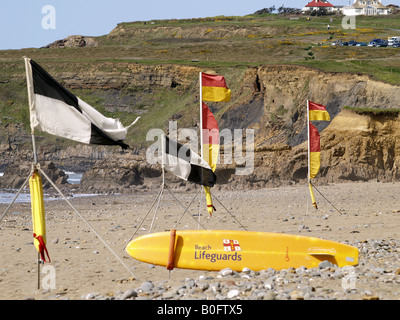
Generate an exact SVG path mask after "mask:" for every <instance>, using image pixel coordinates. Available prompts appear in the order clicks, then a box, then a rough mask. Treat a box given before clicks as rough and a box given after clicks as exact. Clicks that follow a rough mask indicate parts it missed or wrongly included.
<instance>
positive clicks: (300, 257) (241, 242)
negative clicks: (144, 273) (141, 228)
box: [126, 230, 358, 271]
mask: <svg viewBox="0 0 400 320" xmlns="http://www.w3.org/2000/svg"><path fill="white" fill-rule="evenodd" d="M170 237H171V236H170V232H161V233H153V234H148V235H145V236H140V237H138V238H136V239H134V240H132V241H131V242H129V244H128V245H127V247H126V251H127V252H128V254H129V255H130V256H132V257H133V258H135V259H136V260H139V261H142V262H146V263H151V264H155V265H161V266H166V265H167V263H168V257H169V251H170V245H169V244H170ZM324 260H328V261H330V262H332V263H333V264H335V265H338V266H339V267H343V266H346V265H357V264H358V249H357V248H356V247H352V246H349V245H345V244H342V243H339V242H335V241H329V240H323V239H319V238H314V237H304V236H297V235H289V234H280V233H268V232H250V231H222V230H212V231H210V230H196V231H177V232H176V238H175V250H174V258H173V265H174V267H175V268H184V269H195V270H209V271H218V270H221V269H224V268H231V269H232V270H236V271H242V270H243V268H245V267H247V268H250V269H251V270H254V271H260V270H265V269H268V268H273V269H275V270H281V269H287V268H290V267H293V268H298V267H301V266H304V267H306V268H314V267H317V266H318V265H319V263H320V262H321V261H324Z"/></svg>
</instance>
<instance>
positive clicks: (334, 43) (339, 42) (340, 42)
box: [331, 40, 342, 46]
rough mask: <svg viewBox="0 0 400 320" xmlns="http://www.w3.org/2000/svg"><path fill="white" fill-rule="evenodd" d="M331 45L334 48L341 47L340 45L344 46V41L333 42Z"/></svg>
mask: <svg viewBox="0 0 400 320" xmlns="http://www.w3.org/2000/svg"><path fill="white" fill-rule="evenodd" d="M331 45H332V46H340V45H342V41H341V40H336V41H333V42H332V43H331Z"/></svg>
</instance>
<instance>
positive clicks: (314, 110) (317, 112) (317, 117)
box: [308, 101, 331, 121]
mask: <svg viewBox="0 0 400 320" xmlns="http://www.w3.org/2000/svg"><path fill="white" fill-rule="evenodd" d="M308 110H309V120H310V121H330V120H331V117H330V116H329V113H328V111H326V107H325V106H323V105H322V104H318V103H314V102H311V101H308Z"/></svg>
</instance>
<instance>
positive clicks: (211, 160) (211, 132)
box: [202, 102, 219, 216]
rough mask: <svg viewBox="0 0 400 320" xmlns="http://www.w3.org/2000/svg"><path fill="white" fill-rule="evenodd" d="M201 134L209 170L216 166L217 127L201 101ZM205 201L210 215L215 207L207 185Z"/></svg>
mask: <svg viewBox="0 0 400 320" xmlns="http://www.w3.org/2000/svg"><path fill="white" fill-rule="evenodd" d="M202 119H203V124H202V135H203V158H204V160H205V161H207V163H208V164H209V165H210V167H211V170H212V171H215V169H216V168H217V162H218V154H219V128H218V123H217V121H216V120H215V118H214V115H213V113H212V112H211V110H210V108H209V107H208V106H207V105H206V104H205V103H204V102H203V104H202ZM204 190H205V193H206V201H207V211H208V213H209V214H210V216H212V213H213V212H214V210H215V207H214V205H213V202H212V197H211V192H210V188H209V187H204Z"/></svg>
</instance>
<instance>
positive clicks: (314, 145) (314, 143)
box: [309, 122, 321, 152]
mask: <svg viewBox="0 0 400 320" xmlns="http://www.w3.org/2000/svg"><path fill="white" fill-rule="evenodd" d="M309 126H310V152H321V144H320V138H319V132H318V129H317V128H316V127H315V126H314V125H313V124H312V123H311V122H309Z"/></svg>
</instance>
